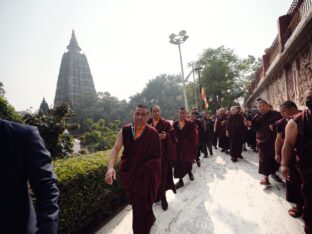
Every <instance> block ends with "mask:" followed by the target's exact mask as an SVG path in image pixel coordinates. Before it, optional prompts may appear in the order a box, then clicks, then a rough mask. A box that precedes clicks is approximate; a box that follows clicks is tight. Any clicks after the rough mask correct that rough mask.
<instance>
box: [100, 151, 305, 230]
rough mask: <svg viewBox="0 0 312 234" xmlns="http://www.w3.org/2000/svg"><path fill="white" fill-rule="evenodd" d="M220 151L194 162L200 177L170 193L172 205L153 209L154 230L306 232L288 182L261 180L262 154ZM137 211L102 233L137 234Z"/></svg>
mask: <svg viewBox="0 0 312 234" xmlns="http://www.w3.org/2000/svg"><path fill="white" fill-rule="evenodd" d="M214 154H215V155H214V156H213V157H209V158H208V159H202V160H201V161H202V166H201V167H200V168H197V166H196V165H195V164H194V166H193V174H194V177H195V180H194V181H189V179H188V178H185V179H184V183H185V186H184V187H183V188H181V189H179V190H178V191H177V194H173V193H172V192H171V191H170V192H167V198H168V203H169V208H168V210H167V211H163V210H162V209H161V206H160V204H159V203H157V204H155V205H154V207H153V209H154V213H155V216H156V219H157V220H156V222H155V224H154V226H153V228H152V230H151V233H152V234H163V233H172V234H210V233H216V234H269V233H270V234H303V233H304V231H303V221H302V220H301V219H294V218H291V217H290V216H289V215H288V213H287V210H288V209H289V208H290V204H289V203H288V202H287V201H286V200H285V185H284V184H278V183H276V182H275V181H273V180H271V183H272V187H270V188H264V187H262V186H261V185H259V179H260V175H259V174H258V162H257V161H258V155H257V154H255V153H253V152H251V151H248V152H243V156H244V159H243V160H240V161H239V162H237V163H235V164H234V163H232V162H231V160H230V157H229V156H228V155H225V154H223V153H221V152H220V150H215V151H214ZM131 222H132V211H131V206H127V207H126V208H125V209H124V210H123V211H122V212H120V213H119V214H118V215H117V216H116V217H115V218H114V219H112V220H111V221H110V222H109V223H107V224H106V225H105V226H104V227H103V228H102V229H101V230H100V231H99V232H98V234H108V233H110V234H131V233H132V229H131Z"/></svg>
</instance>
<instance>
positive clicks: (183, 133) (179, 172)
mask: <svg viewBox="0 0 312 234" xmlns="http://www.w3.org/2000/svg"><path fill="white" fill-rule="evenodd" d="M173 128H174V130H175V133H176V136H177V139H178V142H177V144H176V155H177V160H176V163H175V168H174V177H175V178H179V182H178V183H177V184H176V188H177V189H178V188H180V187H182V186H184V182H183V177H184V176H185V175H186V174H188V175H189V178H190V180H194V176H193V174H192V164H193V162H194V160H195V154H194V153H195V150H196V142H195V141H196V132H195V125H194V123H193V122H192V121H189V120H187V119H186V110H185V108H184V107H182V108H180V109H179V120H177V121H175V122H174V123H173Z"/></svg>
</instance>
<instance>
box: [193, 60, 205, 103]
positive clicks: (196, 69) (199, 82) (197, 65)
mask: <svg viewBox="0 0 312 234" xmlns="http://www.w3.org/2000/svg"><path fill="white" fill-rule="evenodd" d="M193 66H194V64H193ZM193 69H194V72H195V71H197V73H198V84H199V96H200V97H201V88H202V83H201V80H200V71H201V70H202V69H203V68H202V66H200V65H199V64H196V67H194V68H193ZM194 80H195V79H194ZM200 99H201V98H200Z"/></svg>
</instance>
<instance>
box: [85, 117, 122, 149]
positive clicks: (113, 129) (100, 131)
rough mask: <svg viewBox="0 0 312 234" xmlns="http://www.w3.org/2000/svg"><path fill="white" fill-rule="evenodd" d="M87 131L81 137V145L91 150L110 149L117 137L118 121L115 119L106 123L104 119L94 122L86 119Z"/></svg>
mask: <svg viewBox="0 0 312 234" xmlns="http://www.w3.org/2000/svg"><path fill="white" fill-rule="evenodd" d="M87 123H88V127H89V131H88V132H85V133H84V134H83V135H82V136H81V137H80V140H81V145H82V146H83V147H86V148H87V149H88V150H89V151H91V152H97V151H102V150H107V149H111V148H112V147H113V146H114V143H115V141H116V139H117V133H118V126H119V124H120V121H118V120H116V121H114V122H112V123H109V124H108V125H107V124H106V123H105V120H104V119H100V120H99V121H98V122H94V121H93V120H92V119H88V120H87Z"/></svg>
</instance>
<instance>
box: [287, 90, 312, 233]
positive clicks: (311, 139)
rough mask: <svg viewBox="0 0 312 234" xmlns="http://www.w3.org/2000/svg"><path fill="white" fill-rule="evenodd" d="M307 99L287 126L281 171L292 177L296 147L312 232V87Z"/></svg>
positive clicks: (308, 226) (307, 228) (305, 214)
mask: <svg viewBox="0 0 312 234" xmlns="http://www.w3.org/2000/svg"><path fill="white" fill-rule="evenodd" d="M305 101H306V103H305V104H306V106H307V107H308V109H307V110H305V111H303V112H302V113H300V114H297V115H295V116H294V117H293V119H292V120H289V122H288V124H287V126H286V130H285V142H284V145H283V148H282V163H281V171H282V173H283V176H284V177H285V178H286V179H287V180H288V179H289V178H290V173H289V171H290V170H289V163H290V160H291V158H292V152H293V150H294V148H296V149H297V155H298V164H297V167H298V170H299V172H300V174H301V178H302V187H301V191H302V194H303V198H304V206H303V220H304V223H305V232H306V233H307V234H312V88H310V89H309V90H308V91H307V93H306V99H305Z"/></svg>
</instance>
